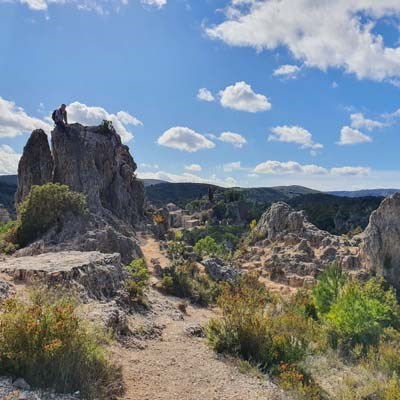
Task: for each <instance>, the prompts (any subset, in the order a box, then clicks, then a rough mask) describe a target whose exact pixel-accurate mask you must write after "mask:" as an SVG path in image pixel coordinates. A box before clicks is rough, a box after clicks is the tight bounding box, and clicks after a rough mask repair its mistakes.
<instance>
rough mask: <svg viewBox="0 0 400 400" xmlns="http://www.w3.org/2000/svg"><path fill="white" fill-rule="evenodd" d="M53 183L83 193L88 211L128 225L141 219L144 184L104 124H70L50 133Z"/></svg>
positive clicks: (119, 140)
mask: <svg viewBox="0 0 400 400" xmlns="http://www.w3.org/2000/svg"><path fill="white" fill-rule="evenodd" d="M51 144H52V151H53V157H54V178H53V180H54V182H59V183H62V184H66V185H68V186H69V188H70V189H71V190H73V191H75V192H81V193H84V194H86V196H87V201H88V206H89V209H90V211H92V212H93V213H96V214H109V213H111V214H112V215H113V216H115V217H117V218H118V219H120V220H122V221H124V222H125V223H127V224H129V225H133V226H134V225H138V224H140V223H141V222H142V221H143V213H144V209H143V207H144V187H143V183H142V182H141V181H139V180H138V179H137V178H136V176H135V171H136V168H137V167H136V164H135V162H134V161H133V158H132V156H131V155H130V153H129V149H128V147H127V146H125V145H123V144H122V143H121V138H120V136H119V135H118V134H117V133H116V132H115V130H114V129H112V128H111V129H110V128H108V127H107V126H103V125H101V126H96V127H87V126H82V125H80V124H72V125H70V129H69V131H68V133H65V132H61V131H60V130H58V129H54V130H53V132H52V134H51Z"/></svg>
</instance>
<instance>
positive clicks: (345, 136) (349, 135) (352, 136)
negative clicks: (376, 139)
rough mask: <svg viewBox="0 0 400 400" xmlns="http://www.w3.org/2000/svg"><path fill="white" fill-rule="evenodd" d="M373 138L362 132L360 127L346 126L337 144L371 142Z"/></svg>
mask: <svg viewBox="0 0 400 400" xmlns="http://www.w3.org/2000/svg"><path fill="white" fill-rule="evenodd" d="M370 142H372V138H371V137H370V136H368V135H365V134H364V133H362V132H360V131H359V130H358V129H353V128H350V127H349V126H344V127H343V128H342V130H341V131H340V140H339V142H338V143H337V144H339V145H341V146H346V145H351V144H358V143H370Z"/></svg>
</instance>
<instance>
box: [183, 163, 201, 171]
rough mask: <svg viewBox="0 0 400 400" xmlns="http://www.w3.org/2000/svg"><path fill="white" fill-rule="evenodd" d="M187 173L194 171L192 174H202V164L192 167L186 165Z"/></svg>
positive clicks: (192, 165)
mask: <svg viewBox="0 0 400 400" xmlns="http://www.w3.org/2000/svg"><path fill="white" fill-rule="evenodd" d="M185 169H186V171H192V172H200V171H201V170H202V168H201V165H200V164H190V165H185Z"/></svg>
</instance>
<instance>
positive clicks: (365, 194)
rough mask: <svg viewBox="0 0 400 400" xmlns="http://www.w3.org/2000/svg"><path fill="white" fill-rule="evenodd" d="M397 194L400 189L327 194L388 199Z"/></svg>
mask: <svg viewBox="0 0 400 400" xmlns="http://www.w3.org/2000/svg"><path fill="white" fill-rule="evenodd" d="M397 192H400V189H364V190H352V191H351V190H350V191H345V190H344V191H336V192H327V193H328V194H333V195H334V196H341V197H368V196H374V197H387V196H390V195H392V194H394V193H397Z"/></svg>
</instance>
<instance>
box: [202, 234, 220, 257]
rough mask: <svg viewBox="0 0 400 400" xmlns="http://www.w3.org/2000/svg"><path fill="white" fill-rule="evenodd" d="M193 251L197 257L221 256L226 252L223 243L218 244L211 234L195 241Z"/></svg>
mask: <svg viewBox="0 0 400 400" xmlns="http://www.w3.org/2000/svg"><path fill="white" fill-rule="evenodd" d="M194 252H195V253H196V255H197V256H198V257H204V256H211V257H215V256H223V255H225V254H226V253H227V251H226V249H225V248H224V246H223V245H220V244H218V243H217V242H216V241H215V239H213V238H212V237H211V236H206V237H205V238H203V239H200V240H198V241H197V243H196V244H195V246H194Z"/></svg>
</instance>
